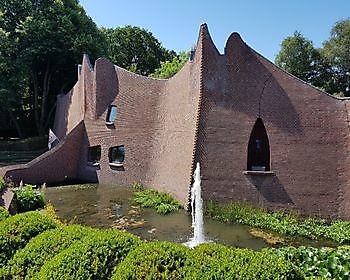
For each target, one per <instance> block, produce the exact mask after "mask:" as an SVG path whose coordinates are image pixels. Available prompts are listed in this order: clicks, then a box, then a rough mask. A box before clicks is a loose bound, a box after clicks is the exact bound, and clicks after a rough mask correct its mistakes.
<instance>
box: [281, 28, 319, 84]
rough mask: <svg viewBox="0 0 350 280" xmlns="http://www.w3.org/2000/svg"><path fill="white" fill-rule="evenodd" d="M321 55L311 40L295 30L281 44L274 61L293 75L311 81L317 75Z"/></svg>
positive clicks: (313, 80)
mask: <svg viewBox="0 0 350 280" xmlns="http://www.w3.org/2000/svg"><path fill="white" fill-rule="evenodd" d="M320 60H321V56H320V54H319V52H318V51H317V50H316V49H315V48H314V46H313V44H312V42H311V41H310V40H308V39H306V38H305V37H304V36H303V35H301V33H300V32H297V31H295V32H294V34H293V35H292V36H289V37H287V38H286V39H284V40H283V42H282V44H281V50H280V52H279V53H278V54H277V56H276V59H275V63H276V64H277V65H278V66H280V67H281V68H283V69H284V70H286V71H287V72H289V73H291V74H293V75H294V76H296V77H298V78H300V79H302V80H304V81H306V82H309V83H313V82H315V80H316V79H317V77H318V75H319V70H320V68H322V67H319V66H320Z"/></svg>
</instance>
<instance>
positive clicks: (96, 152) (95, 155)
mask: <svg viewBox="0 0 350 280" xmlns="http://www.w3.org/2000/svg"><path fill="white" fill-rule="evenodd" d="M100 159H101V145H98V146H92V147H89V149H88V161H89V162H93V163H95V162H99V161H100Z"/></svg>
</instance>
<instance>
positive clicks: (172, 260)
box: [0, 185, 350, 279]
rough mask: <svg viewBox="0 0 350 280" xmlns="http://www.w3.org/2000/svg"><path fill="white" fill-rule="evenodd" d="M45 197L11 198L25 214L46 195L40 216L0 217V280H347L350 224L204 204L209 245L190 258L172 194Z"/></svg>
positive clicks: (65, 190)
mask: <svg viewBox="0 0 350 280" xmlns="http://www.w3.org/2000/svg"><path fill="white" fill-rule="evenodd" d="M15 191H16V190H15ZM41 194H42V196H40V191H39V190H33V187H32V186H29V185H24V186H23V187H21V190H20V191H18V190H17V196H18V197H19V201H18V202H19V203H20V205H27V206H30V207H26V208H23V209H22V210H23V211H27V210H28V209H31V208H33V207H34V208H35V207H39V208H40V206H42V205H43V204H42V201H43V195H45V200H46V201H47V202H48V201H50V203H49V204H47V205H46V207H45V209H44V210H40V211H28V212H24V213H20V214H17V215H13V216H10V215H9V214H8V212H7V211H6V210H4V209H3V208H1V207H0V279H350V275H349V273H350V266H349V263H350V246H348V245H347V244H349V242H350V237H349V236H350V223H349V222H347V221H342V220H333V221H327V220H325V219H321V218H316V217H313V218H311V217H309V218H301V217H299V216H297V215H293V214H291V213H285V212H269V211H267V210H264V209H257V208H253V207H251V206H249V205H242V204H237V203H231V204H218V203H214V202H209V203H207V204H206V207H205V208H206V209H205V210H206V219H205V227H206V234H207V236H208V240H211V241H212V242H210V243H207V244H202V245H199V246H198V247H195V248H194V249H190V248H188V247H186V246H184V245H182V243H184V242H186V241H188V238H189V235H190V234H191V230H192V229H191V223H190V220H191V218H190V215H189V214H188V213H187V212H186V211H185V210H183V209H180V208H181V207H180V204H179V203H178V202H176V201H175V200H174V199H173V198H171V197H170V196H169V195H168V194H165V193H162V192H157V191H154V190H150V189H145V188H143V187H142V186H140V185H135V186H134V187H132V188H130V187H129V188H119V187H115V186H103V185H78V186H63V187H55V188H51V187H50V188H46V189H42V190H41ZM29 200H30V201H36V203H32V202H30V201H29ZM38 201H39V202H40V203H37V202H38ZM33 205H35V206H33ZM55 208H56V209H57V212H56V209H55ZM152 208H154V210H153V209H152ZM169 212H172V213H170V214H169ZM126 231H128V232H126ZM158 240H163V241H158ZM217 243H221V244H217Z"/></svg>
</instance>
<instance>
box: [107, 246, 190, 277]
mask: <svg viewBox="0 0 350 280" xmlns="http://www.w3.org/2000/svg"><path fill="white" fill-rule="evenodd" d="M188 257H189V249H188V248H187V247H185V246H183V245H179V244H174V243H169V242H150V243H144V244H142V245H141V246H139V247H137V248H136V249H135V250H134V251H132V252H130V254H129V255H128V256H127V257H126V258H125V259H124V261H122V262H121V263H120V264H119V266H118V267H116V270H115V272H114V274H113V276H112V278H111V279H112V280H121V279H129V280H133V279H135V280H139V279H166V280H171V279H184V278H183V275H184V271H183V269H184V267H185V264H186V261H187V260H188Z"/></svg>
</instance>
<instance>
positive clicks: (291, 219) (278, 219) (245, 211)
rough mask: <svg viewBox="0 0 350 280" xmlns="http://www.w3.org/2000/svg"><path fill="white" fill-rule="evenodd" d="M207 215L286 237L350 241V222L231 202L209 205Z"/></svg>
mask: <svg viewBox="0 0 350 280" xmlns="http://www.w3.org/2000/svg"><path fill="white" fill-rule="evenodd" d="M206 213H207V215H209V216H210V217H212V218H214V219H217V220H220V221H222V222H231V223H240V224H246V225H250V226H253V227H257V228H262V229H267V230H270V231H274V232H277V233H280V234H285V235H291V236H294V235H298V236H304V237H307V238H311V239H324V238H328V239H331V240H334V241H336V242H339V243H349V242H350V222H346V221H340V220H336V221H333V222H332V223H331V224H328V223H327V221H326V220H324V219H321V218H311V217H310V218H306V219H300V218H298V217H296V216H293V215H291V214H289V213H284V212H274V213H269V212H267V211H265V210H263V209H258V208H253V207H251V206H248V205H241V204H238V203H230V204H226V205H220V204H218V203H214V202H209V203H208V204H207V205H206Z"/></svg>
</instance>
